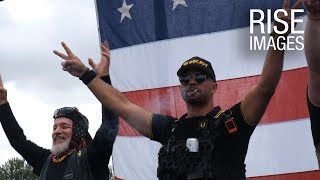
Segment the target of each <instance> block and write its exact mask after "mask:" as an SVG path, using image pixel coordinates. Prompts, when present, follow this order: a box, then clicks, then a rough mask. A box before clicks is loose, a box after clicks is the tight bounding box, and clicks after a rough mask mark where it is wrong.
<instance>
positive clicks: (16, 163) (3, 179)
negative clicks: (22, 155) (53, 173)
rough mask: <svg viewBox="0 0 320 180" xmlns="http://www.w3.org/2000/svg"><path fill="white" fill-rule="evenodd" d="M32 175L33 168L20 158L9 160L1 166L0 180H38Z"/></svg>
mask: <svg viewBox="0 0 320 180" xmlns="http://www.w3.org/2000/svg"><path fill="white" fill-rule="evenodd" d="M37 179H38V177H37V176H36V175H34V174H33V173H32V167H31V166H29V164H28V163H27V162H26V161H25V160H23V159H19V158H12V159H9V160H8V161H7V162H5V163H4V164H2V165H1V166H0V180H37Z"/></svg>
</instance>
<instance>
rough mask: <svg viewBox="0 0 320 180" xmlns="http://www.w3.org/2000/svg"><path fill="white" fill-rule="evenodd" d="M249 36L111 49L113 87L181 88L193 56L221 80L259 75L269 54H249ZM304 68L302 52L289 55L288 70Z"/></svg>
mask: <svg viewBox="0 0 320 180" xmlns="http://www.w3.org/2000/svg"><path fill="white" fill-rule="evenodd" d="M298 25H299V26H300V27H298V28H297V29H303V28H304V24H302V23H301V24H298ZM249 36H250V34H249V27H246V28H241V29H234V30H229V31H222V32H216V33H208V34H201V35H196V36H189V37H183V38H176V39H169V40H163V41H157V42H152V43H146V44H140V45H136V46H131V47H126V48H121V49H116V50H112V52H111V53H112V54H111V56H112V60H111V61H112V62H111V66H112V67H111V74H112V80H113V83H114V86H115V87H117V88H118V89H119V90H121V91H135V90H143V89H152V88H159V87H168V86H175V85H178V84H179V82H178V78H177V76H176V72H177V70H178V68H179V67H180V65H181V64H182V62H184V61H185V60H187V59H189V58H191V57H193V56H200V57H203V58H205V59H207V60H209V61H211V63H212V65H213V68H214V70H215V73H216V76H217V79H218V80H225V79H233V78H240V77H247V76H253V75H259V74H260V73H261V70H262V67H263V63H264V59H265V57H266V53H267V51H250V50H249ZM305 66H306V61H305V55H304V51H303V50H302V51H297V50H295V51H287V52H286V55H285V65H284V69H285V70H290V69H295V68H301V67H305Z"/></svg>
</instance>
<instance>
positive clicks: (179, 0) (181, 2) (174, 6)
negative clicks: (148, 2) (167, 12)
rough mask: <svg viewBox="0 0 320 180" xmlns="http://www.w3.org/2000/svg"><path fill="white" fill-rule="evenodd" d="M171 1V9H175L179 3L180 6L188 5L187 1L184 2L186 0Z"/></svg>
mask: <svg viewBox="0 0 320 180" xmlns="http://www.w3.org/2000/svg"><path fill="white" fill-rule="evenodd" d="M172 1H173V7H172V11H173V10H174V9H176V7H177V6H178V5H179V4H181V5H182V6H185V7H188V6H187V3H186V0H172Z"/></svg>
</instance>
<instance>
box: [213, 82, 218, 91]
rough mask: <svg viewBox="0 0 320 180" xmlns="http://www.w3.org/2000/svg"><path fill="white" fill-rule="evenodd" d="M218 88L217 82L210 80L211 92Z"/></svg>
mask: <svg viewBox="0 0 320 180" xmlns="http://www.w3.org/2000/svg"><path fill="white" fill-rule="evenodd" d="M217 89H218V84H217V83H216V82H212V94H214V93H216V91H217Z"/></svg>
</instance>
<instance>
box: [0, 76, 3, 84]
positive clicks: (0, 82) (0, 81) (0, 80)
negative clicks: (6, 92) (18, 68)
mask: <svg viewBox="0 0 320 180" xmlns="http://www.w3.org/2000/svg"><path fill="white" fill-rule="evenodd" d="M0 87H3V82H2V78H1V74H0Z"/></svg>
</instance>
